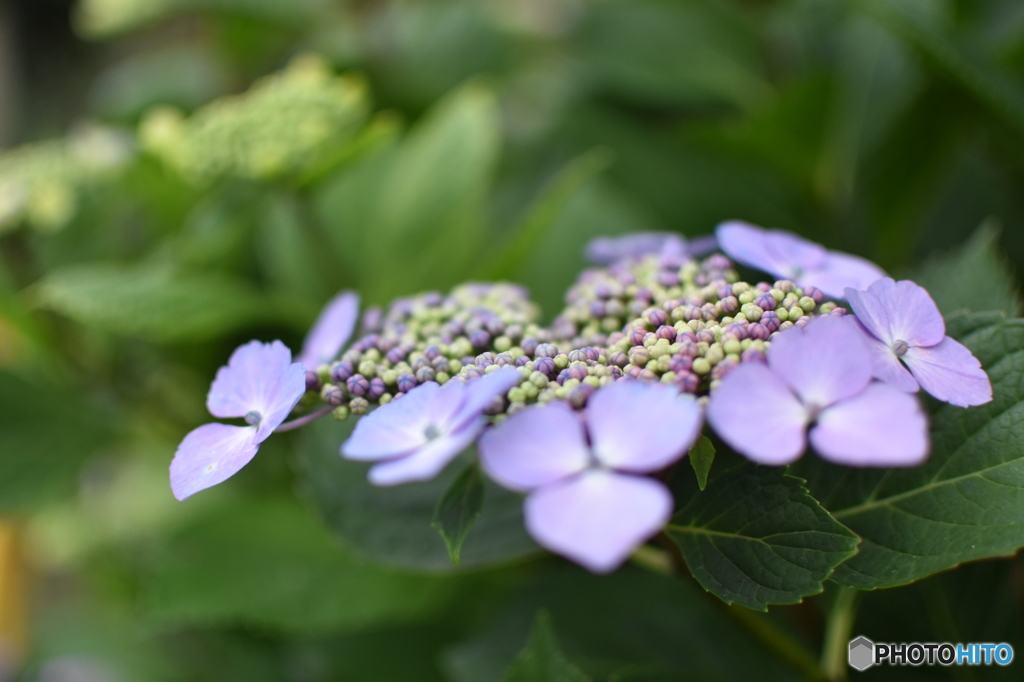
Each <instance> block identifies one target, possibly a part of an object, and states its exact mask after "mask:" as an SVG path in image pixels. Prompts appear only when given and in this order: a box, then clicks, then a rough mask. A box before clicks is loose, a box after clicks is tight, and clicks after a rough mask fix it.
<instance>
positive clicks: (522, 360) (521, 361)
mask: <svg viewBox="0 0 1024 682" xmlns="http://www.w3.org/2000/svg"><path fill="white" fill-rule="evenodd" d="M528 362H530V358H529V357H528V356H526V355H520V356H519V357H518V358H516V367H525V366H526V364H527V363H528ZM551 364H552V365H553V364H554V363H551Z"/></svg>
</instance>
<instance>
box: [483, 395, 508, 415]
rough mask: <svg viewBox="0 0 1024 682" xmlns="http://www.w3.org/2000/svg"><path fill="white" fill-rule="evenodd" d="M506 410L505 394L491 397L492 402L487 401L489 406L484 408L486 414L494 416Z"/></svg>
mask: <svg viewBox="0 0 1024 682" xmlns="http://www.w3.org/2000/svg"><path fill="white" fill-rule="evenodd" d="M504 411H505V398H504V397H503V396H500V395H499V396H495V397H494V398H492V399H491V402H489V403H487V407H485V408H484V414H486V415H491V416H494V415H496V414H501V413H502V412H504Z"/></svg>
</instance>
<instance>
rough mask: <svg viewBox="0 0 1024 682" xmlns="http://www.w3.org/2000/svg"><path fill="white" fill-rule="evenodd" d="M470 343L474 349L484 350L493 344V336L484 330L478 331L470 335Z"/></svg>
mask: <svg viewBox="0 0 1024 682" xmlns="http://www.w3.org/2000/svg"><path fill="white" fill-rule="evenodd" d="M469 342H470V343H471V344H473V347H474V348H484V347H486V346H487V344H489V343H490V342H491V335H490V334H488V333H487V332H485V331H484V330H483V329H478V330H476V331H475V332H472V333H471V334H470V335H469Z"/></svg>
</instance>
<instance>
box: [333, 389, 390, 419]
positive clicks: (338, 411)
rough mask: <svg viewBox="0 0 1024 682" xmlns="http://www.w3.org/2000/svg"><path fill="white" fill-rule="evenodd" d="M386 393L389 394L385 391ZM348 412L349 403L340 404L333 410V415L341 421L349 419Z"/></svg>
mask: <svg viewBox="0 0 1024 682" xmlns="http://www.w3.org/2000/svg"><path fill="white" fill-rule="evenodd" d="M385 395H387V394H386V393H385ZM382 402H383V401H382ZM348 414H349V413H348V406H347V405H339V406H338V407H335V408H334V409H333V410H331V416H332V417H334V418H335V419H337V420H338V421H340V422H343V421H345V420H346V419H348Z"/></svg>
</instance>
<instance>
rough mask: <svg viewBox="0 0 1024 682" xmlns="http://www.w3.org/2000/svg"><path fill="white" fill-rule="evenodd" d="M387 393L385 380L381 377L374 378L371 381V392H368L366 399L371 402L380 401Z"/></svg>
mask: <svg viewBox="0 0 1024 682" xmlns="http://www.w3.org/2000/svg"><path fill="white" fill-rule="evenodd" d="M387 392H388V387H387V386H385V385H384V380H383V379H381V378H380V377H374V378H373V379H370V390H369V391H367V392H366V397H367V398H369V399H370V400H379V399H380V397H381V396H382V395H384V394H385V393H387Z"/></svg>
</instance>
